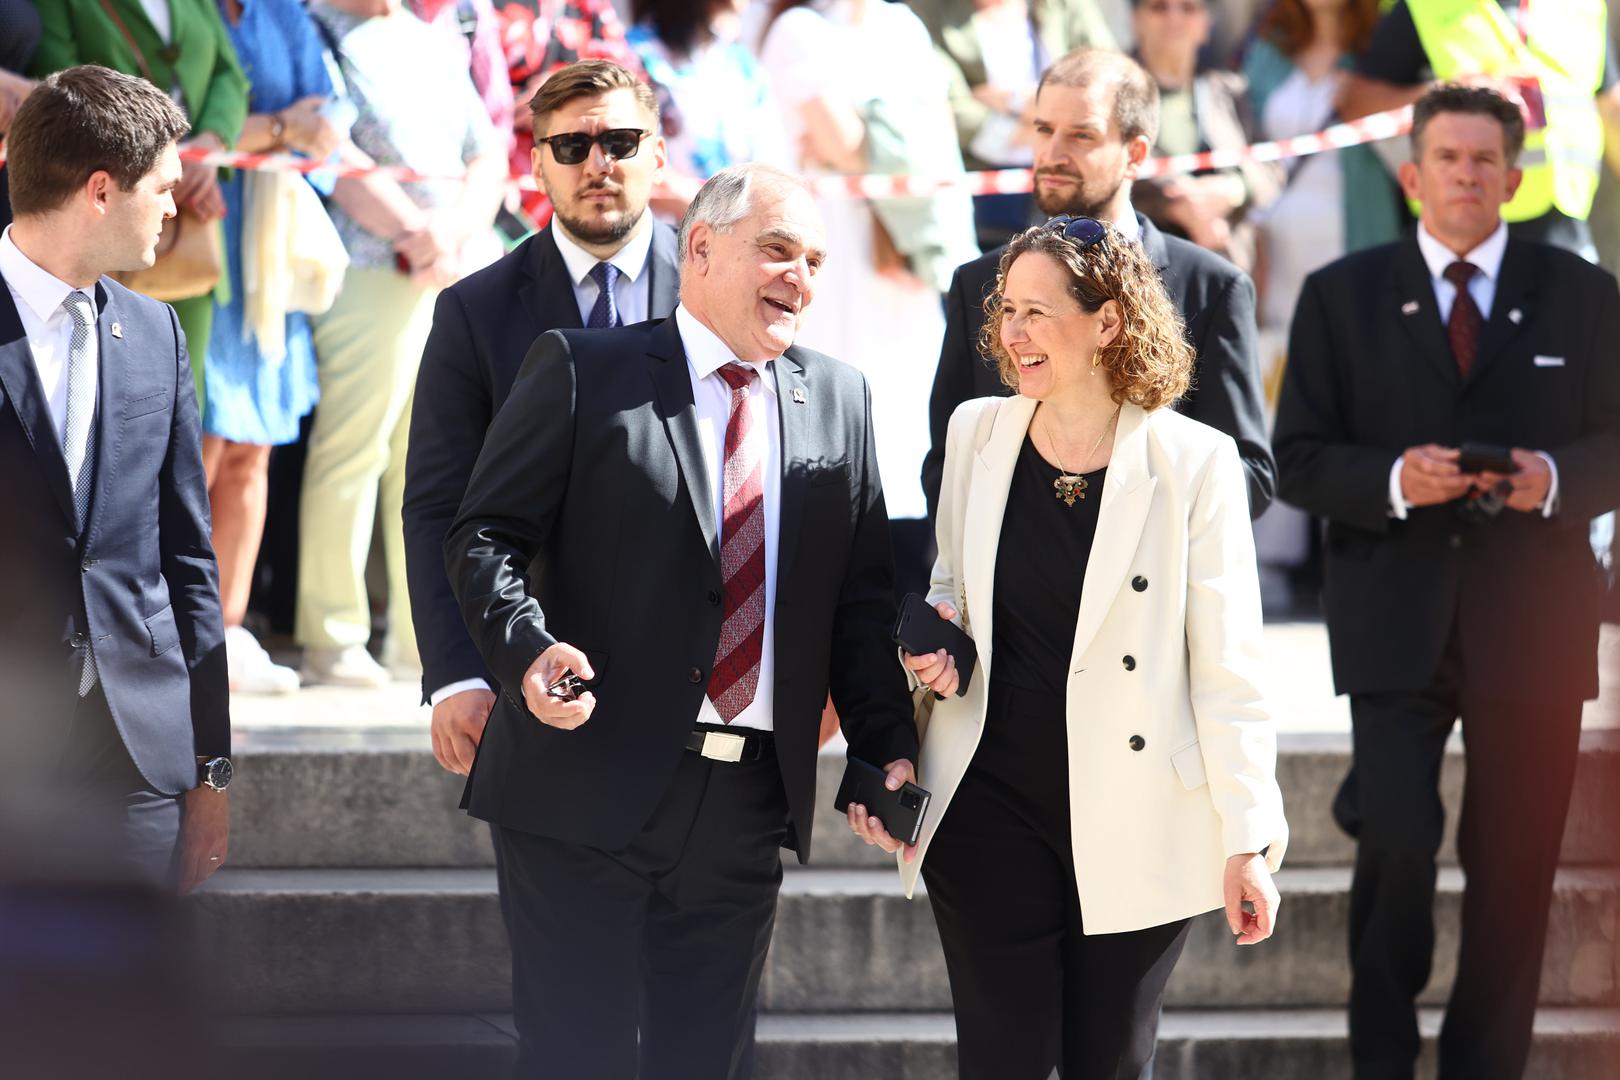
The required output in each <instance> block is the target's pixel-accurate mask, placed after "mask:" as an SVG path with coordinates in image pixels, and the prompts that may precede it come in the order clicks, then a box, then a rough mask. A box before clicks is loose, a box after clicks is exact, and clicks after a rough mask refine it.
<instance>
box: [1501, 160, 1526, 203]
mask: <svg viewBox="0 0 1620 1080" xmlns="http://www.w3.org/2000/svg"><path fill="white" fill-rule="evenodd" d="M1523 182H1524V170H1523V169H1509V170H1508V174H1507V197H1506V198H1504V199H1503V200H1502V205H1503V206H1506V205H1507V204H1508V203H1510V202H1512V201H1513V196H1514V195H1515V194H1517V193H1518V190H1519V185H1520V184H1522V183H1523Z"/></svg>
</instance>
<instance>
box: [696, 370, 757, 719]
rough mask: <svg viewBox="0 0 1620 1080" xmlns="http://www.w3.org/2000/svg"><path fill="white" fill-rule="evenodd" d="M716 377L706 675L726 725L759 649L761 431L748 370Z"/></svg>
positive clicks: (747, 690) (744, 694)
mask: <svg viewBox="0 0 1620 1080" xmlns="http://www.w3.org/2000/svg"><path fill="white" fill-rule="evenodd" d="M720 377H721V378H722V379H724V380H726V382H727V383H728V384H729V385H730V386H731V417H730V419H728V420H727V421H726V464H725V470H724V487H725V495H724V503H723V509H722V512H721V513H722V520H721V522H720V576H721V578H722V580H723V581H724V582H725V597H726V600H725V620H724V622H722V623H721V624H720V644H719V646H718V647H717V648H716V649H715V652H714V671H713V673H712V674H710V676H709V700H710V701H712V702H714V708H715V711H716V712H718V713H719V714H720V719H721V720H722V721H723V722H725V723H727V724H729V723H731V722H732V721H733V720H735V719H736V718H737V714H738V713H740V712H742V711H743V710H744V709H746V708H747V707H748V703H749V702H751V701H753V700H754V692H755V691H756V690H757V689H758V688H759V660H760V655H761V652H762V651H763V647H764V644H765V453H764V439H765V433H764V432H762V431H759V430H756V427H755V424H754V415H753V410H752V409H750V408H749V407H748V397H749V384H750V383H752V382H753V381H754V369H753V368H751V367H748V366H747V365H744V364H727V365H725V366H724V367H722V368H721V369H720Z"/></svg>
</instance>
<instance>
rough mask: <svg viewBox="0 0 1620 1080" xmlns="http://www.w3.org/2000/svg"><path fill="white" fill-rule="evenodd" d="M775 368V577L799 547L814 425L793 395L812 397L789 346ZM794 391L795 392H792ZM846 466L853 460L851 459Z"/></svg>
mask: <svg viewBox="0 0 1620 1080" xmlns="http://www.w3.org/2000/svg"><path fill="white" fill-rule="evenodd" d="M771 366H772V367H773V368H775V369H776V407H777V411H778V413H779V414H780V415H781V420H782V494H781V499H782V505H781V508H780V512H779V513H778V514H777V523H776V535H777V538H778V543H779V545H780V548H779V550H778V552H777V557H776V580H777V581H779V582H780V581H783V580H785V579H786V577H787V574H788V572H789V571H790V570H791V568H792V566H793V557H794V556H795V555H797V554H798V551H799V522H800V521H801V520H802V519H803V517H804V498H805V489H806V488H807V487H809V484H810V473H809V470H808V463H809V459H810V457H811V453H810V451H811V449H812V443H813V442H814V440H815V434H816V432H815V425H814V424H813V423H812V413H811V412H810V410H809V409H808V408H806V406H805V405H804V404H803V403H801V402H796V401H794V400H793V399H794V397H795V396H799V397H802V398H803V399H804V401H805V402H809V401H814V400H815V399H814V398H812V397H811V396H810V391H809V390H808V389H807V387H808V385H809V384H808V383H806V382H805V378H804V365H803V364H802V363H800V362H799V358H798V356H797V355H796V354H795V351H794V350H793V349H789V350H788V351H787V352H785V353H783V354H782V356H781V358H780V359H778V360H776V361H775V362H773V363H772V364H771ZM796 392H797V395H796ZM849 465H850V468H852V469H853V468H854V467H855V465H856V463H855V462H853V461H851V462H850V463H849Z"/></svg>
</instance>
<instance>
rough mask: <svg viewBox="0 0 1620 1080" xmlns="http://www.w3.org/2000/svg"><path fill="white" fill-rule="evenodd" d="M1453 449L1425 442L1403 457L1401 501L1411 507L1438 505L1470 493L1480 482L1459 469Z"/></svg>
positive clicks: (1455, 450)
mask: <svg viewBox="0 0 1620 1080" xmlns="http://www.w3.org/2000/svg"><path fill="white" fill-rule="evenodd" d="M1458 454H1459V452H1458V451H1457V449H1456V448H1454V447H1448V446H1440V445H1439V444H1437V443H1426V444H1424V445H1423V446H1414V447H1412V448H1411V449H1409V450H1408V451H1406V453H1404V454H1402V455H1401V462H1402V464H1401V498H1403V499H1405V500H1406V505H1408V506H1437V505H1439V504H1440V503H1447V502H1450V501H1451V500H1453V499H1460V498H1462V497H1463V496H1464V495H1466V494H1468V489H1469V488H1470V487H1473V486H1474V485H1475V484H1476V483H1478V482H1479V477H1477V476H1471V475H1469V474H1468V473H1465V472H1463V471H1462V470H1461V469H1459V468H1458V467H1457V457H1458Z"/></svg>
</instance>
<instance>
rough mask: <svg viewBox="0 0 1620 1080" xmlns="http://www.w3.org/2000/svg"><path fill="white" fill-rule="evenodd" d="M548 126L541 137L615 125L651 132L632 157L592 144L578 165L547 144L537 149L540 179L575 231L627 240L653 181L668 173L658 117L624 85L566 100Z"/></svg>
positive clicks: (593, 238)
mask: <svg viewBox="0 0 1620 1080" xmlns="http://www.w3.org/2000/svg"><path fill="white" fill-rule="evenodd" d="M545 127H546V129H545V130H544V131H542V132H539V133H538V136H537V137H539V138H549V137H550V136H552V135H566V134H569V133H570V132H584V133H585V134H588V135H597V134H600V133H601V132H604V131H611V130H613V129H614V128H639V129H640V130H642V131H648V132H651V133H652V134H650V135H648V136H647V137H646V138H644V139H642V140H641V144H640V148H639V149H638V150H637V151H636V153H635V156H633V157H628V158H618V159H615V158H611V157H608V156H607V154H606V153H605V152H604V151H603V150H602V147H601V146H600V145H593V146H592V147H591V149H590V152H589V153H588V154H586V155H585V160H584V161H581V162H580V163H579V164H577V165H562V164H559V163H558V161H557V157H556V155H555V154H554V153H553V152H552V150H551V147H550V146H547V145H537V146H535V148H534V150H533V152H532V158H533V164H534V176H535V179H536V180H538V181H539V182H540V186H541V187H543V188H545V191H546V194H547V195H548V196H550V197H551V202H552V205H553V206H554V207H555V208H556V215H557V219H558V220H559V221H560V222H562V225H563V227H564V228H565V229H567V230H568V232H569V233H570V234H571V235H572V236H574V237H575V238H577V239H579V240H581V241H583V242H584V243H586V244H614V243H618V242H619V241H622V240H624V239H625V238H626V237H628V236H629V235H630V233H631V232H633V231H634V230H635V227H636V225H637V223H638V222H640V221H641V217H642V215H643V214H645V213H646V212H647V200H648V198H650V197H651V195H652V189H653V185H655V184H657V183H658V182H659V181H660V180H662V179H663V176H664V162H665V150H664V138H663V136H661V135H659V134H658V121H657V120H656V119H655V118H654V117H653V116H651V115H649V114H648V113H647V111H646V110H645V109H643V108H642V107H641V105H640V104H639V103H637V101H636V95H635V91H633V90H630V89H628V88H621V89H616V90H609V91H608V92H607V93H605V94H590V95H586V96H584V97H579V98H575V99H574V100H572V101H568V102H564V103H563V105H562V106H561V107H559V108H558V109H556V110H555V111H553V112H551V113H548V114H547V115H546V116H545Z"/></svg>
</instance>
